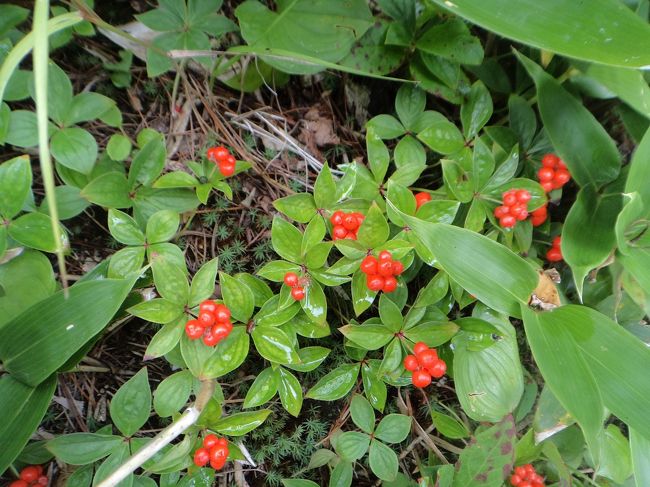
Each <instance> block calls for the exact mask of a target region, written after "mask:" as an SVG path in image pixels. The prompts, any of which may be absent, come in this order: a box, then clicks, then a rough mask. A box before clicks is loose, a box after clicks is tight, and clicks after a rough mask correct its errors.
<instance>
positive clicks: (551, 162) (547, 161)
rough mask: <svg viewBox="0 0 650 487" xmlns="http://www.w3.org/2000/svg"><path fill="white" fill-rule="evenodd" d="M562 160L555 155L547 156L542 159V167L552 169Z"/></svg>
mask: <svg viewBox="0 0 650 487" xmlns="http://www.w3.org/2000/svg"><path fill="white" fill-rule="evenodd" d="M559 161H560V158H559V157H558V156H556V155H555V154H546V155H545V156H544V157H542V166H544V167H550V168H551V169H552V168H554V167H555V166H557V165H558V162H559Z"/></svg>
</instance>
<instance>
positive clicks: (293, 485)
mask: <svg viewBox="0 0 650 487" xmlns="http://www.w3.org/2000/svg"><path fill="white" fill-rule="evenodd" d="M282 485H283V486H284V487H318V484H317V483H316V482H312V481H311V480H303V479H282Z"/></svg>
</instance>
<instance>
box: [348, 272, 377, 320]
mask: <svg viewBox="0 0 650 487" xmlns="http://www.w3.org/2000/svg"><path fill="white" fill-rule="evenodd" d="M375 296H377V293H376V292H375V291H371V290H370V289H368V285H367V284H366V275H365V274H363V273H362V272H361V271H356V272H355V273H354V275H353V276H352V305H353V306H354V313H355V314H356V315H357V316H359V315H360V314H361V313H363V312H364V311H365V310H367V309H368V308H370V306H371V305H372V303H373V301H374V300H375Z"/></svg>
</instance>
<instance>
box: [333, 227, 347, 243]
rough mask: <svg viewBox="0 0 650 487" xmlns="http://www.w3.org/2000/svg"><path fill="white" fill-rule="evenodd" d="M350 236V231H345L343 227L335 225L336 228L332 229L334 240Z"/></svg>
mask: <svg viewBox="0 0 650 487" xmlns="http://www.w3.org/2000/svg"><path fill="white" fill-rule="evenodd" d="M347 234H348V231H347V230H346V229H345V227H344V226H343V225H334V228H332V239H333V240H341V239H343V238H345V236H346V235H347Z"/></svg>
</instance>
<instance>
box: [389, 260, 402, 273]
mask: <svg viewBox="0 0 650 487" xmlns="http://www.w3.org/2000/svg"><path fill="white" fill-rule="evenodd" d="M392 267H393V275H394V276H399V275H400V274H401V273H402V272H404V264H402V263H401V262H400V261H399V260H394V261H393V265H392Z"/></svg>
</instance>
